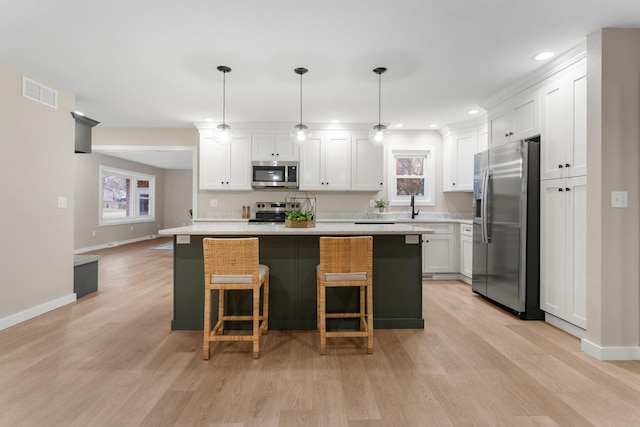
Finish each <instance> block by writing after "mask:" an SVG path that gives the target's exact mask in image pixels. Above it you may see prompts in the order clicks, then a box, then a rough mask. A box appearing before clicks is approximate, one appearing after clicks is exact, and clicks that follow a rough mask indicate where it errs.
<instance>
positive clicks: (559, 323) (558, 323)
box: [544, 313, 587, 338]
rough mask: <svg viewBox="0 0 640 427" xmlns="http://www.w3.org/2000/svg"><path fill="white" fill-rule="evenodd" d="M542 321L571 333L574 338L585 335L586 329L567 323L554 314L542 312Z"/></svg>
mask: <svg viewBox="0 0 640 427" xmlns="http://www.w3.org/2000/svg"><path fill="white" fill-rule="evenodd" d="M544 321H545V322H547V323H549V324H550V325H553V326H555V327H556V328H558V329H562V330H563V331H565V332H566V333H568V334H571V335H573V336H574V337H576V338H584V337H586V336H587V331H585V330H584V329H582V328H581V327H579V326H576V325H574V324H573V323H569V322H567V321H566V320H564V319H561V318H559V317H556V316H554V315H553V314H549V313H544Z"/></svg>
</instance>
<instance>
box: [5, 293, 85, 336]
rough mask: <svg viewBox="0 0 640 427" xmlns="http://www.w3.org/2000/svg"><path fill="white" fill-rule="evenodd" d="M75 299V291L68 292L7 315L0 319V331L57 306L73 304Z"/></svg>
mask: <svg viewBox="0 0 640 427" xmlns="http://www.w3.org/2000/svg"><path fill="white" fill-rule="evenodd" d="M75 300H76V294H75V293H73V294H68V295H65V296H63V297H60V298H57V299H54V300H51V301H49V302H45V303H44V304H40V305H37V306H35V307H31V308H28V309H26V310H24V311H21V312H19V313H16V314H12V315H11V316H7V317H5V318H4V319H0V331H2V330H4V329H7V328H10V327H12V326H15V325H17V324H18V323H22V322H26V321H27V320H30V319H33V318H34V317H38V316H40V315H42V314H45V313H47V312H49V311H52V310H55V309H56V308H60V307H62V306H64V305H67V304H71V303H72V302H75Z"/></svg>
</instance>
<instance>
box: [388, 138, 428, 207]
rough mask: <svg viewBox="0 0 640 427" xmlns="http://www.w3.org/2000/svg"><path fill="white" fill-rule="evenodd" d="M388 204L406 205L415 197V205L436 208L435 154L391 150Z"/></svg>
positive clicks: (415, 150)
mask: <svg viewBox="0 0 640 427" xmlns="http://www.w3.org/2000/svg"><path fill="white" fill-rule="evenodd" d="M390 154H391V155H390V156H389V160H390V164H389V167H388V171H389V183H390V185H389V201H390V202H391V204H392V205H396V206H406V205H409V204H410V201H411V195H414V198H415V203H416V205H420V206H434V205H435V198H434V193H435V165H434V159H433V157H434V155H433V151H432V150H430V149H417V148H413V147H412V148H395V147H393V148H391V151H390Z"/></svg>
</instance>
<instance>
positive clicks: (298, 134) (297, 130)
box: [291, 68, 311, 145]
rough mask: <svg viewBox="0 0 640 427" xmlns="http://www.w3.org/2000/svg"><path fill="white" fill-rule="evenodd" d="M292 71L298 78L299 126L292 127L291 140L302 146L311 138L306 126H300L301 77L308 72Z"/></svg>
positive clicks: (301, 69)
mask: <svg viewBox="0 0 640 427" xmlns="http://www.w3.org/2000/svg"><path fill="white" fill-rule="evenodd" d="M293 71H294V72H295V73H296V74H298V75H299V76H300V124H297V125H295V126H294V127H293V130H292V131H291V139H292V140H293V142H295V143H296V144H298V145H302V144H304V143H305V142H307V140H308V139H309V137H310V136H311V135H310V133H309V128H308V127H307V126H306V125H304V124H302V75H303V74H305V73H306V72H307V71H309V70H307V69H306V68H296V69H295V70H293Z"/></svg>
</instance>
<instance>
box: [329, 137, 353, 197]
mask: <svg viewBox="0 0 640 427" xmlns="http://www.w3.org/2000/svg"><path fill="white" fill-rule="evenodd" d="M324 162H325V164H324V168H325V177H324V182H325V186H324V189H325V190H332V191H347V190H351V135H350V134H349V133H342V132H340V133H334V132H327V134H326V135H325V137H324Z"/></svg>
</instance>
